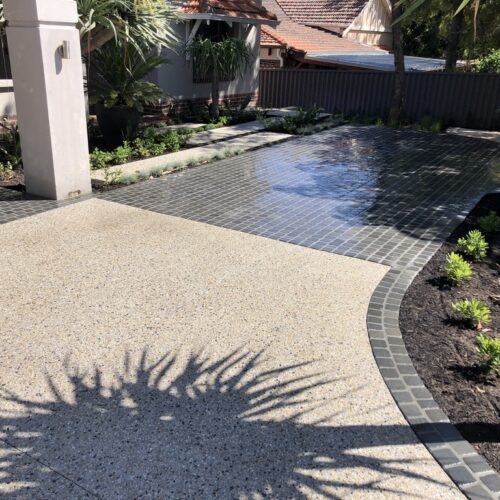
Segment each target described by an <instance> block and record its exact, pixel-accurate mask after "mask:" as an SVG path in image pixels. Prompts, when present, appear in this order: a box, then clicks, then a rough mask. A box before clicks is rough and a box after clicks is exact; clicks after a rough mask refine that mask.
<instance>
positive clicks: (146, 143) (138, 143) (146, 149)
mask: <svg viewBox="0 0 500 500" xmlns="http://www.w3.org/2000/svg"><path fill="white" fill-rule="evenodd" d="M133 145H134V155H135V156H138V157H139V158H147V157H148V156H151V155H152V152H151V149H152V147H153V146H154V145H155V143H154V141H152V140H151V139H143V138H142V137H137V138H136V139H134V142H133Z"/></svg>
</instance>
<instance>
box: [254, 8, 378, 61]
mask: <svg viewBox="0 0 500 500" xmlns="http://www.w3.org/2000/svg"><path fill="white" fill-rule="evenodd" d="M290 1H292V0H290ZM296 1H299V0H296ZM300 1H302V0H300ZM341 1H343V0H328V2H329V3H333V2H341ZM325 2H326V0H304V1H303V2H302V3H303V4H304V5H305V4H307V7H306V6H304V10H305V11H308V10H311V11H312V12H316V7H317V5H323V4H324V3H325ZM363 2H365V0H363ZM284 3H285V0H262V4H263V6H264V7H265V8H266V9H268V10H269V11H271V12H274V13H276V15H277V17H278V20H279V24H278V25H277V26H276V28H270V27H266V28H265V30H266V32H267V33H268V34H269V35H271V36H273V37H275V38H278V39H279V40H281V41H282V42H284V43H286V45H287V46H288V47H289V48H292V49H295V50H297V51H299V52H306V53H307V52H309V53H310V52H323V53H337V54H340V53H342V54H345V53H366V52H377V53H380V51H378V50H377V49H376V48H374V47H370V46H368V45H362V44H361V43H358V42H355V41H354V40H349V39H347V38H340V37H339V36H337V35H336V34H334V33H331V32H330V33H327V32H326V31H322V30H319V29H316V28H312V27H310V26H305V25H304V24H301V23H300V22H298V21H294V20H293V19H292V18H291V17H290V16H289V15H287V13H286V12H285V10H284V7H283V5H284ZM315 6H316V7H315ZM311 24H313V23H311ZM317 24H320V23H317ZM326 24H332V23H326Z"/></svg>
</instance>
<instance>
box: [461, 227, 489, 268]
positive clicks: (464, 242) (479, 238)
mask: <svg viewBox="0 0 500 500" xmlns="http://www.w3.org/2000/svg"><path fill="white" fill-rule="evenodd" d="M458 248H460V250H462V252H464V253H465V254H467V255H470V256H471V257H472V258H473V259H475V260H480V259H482V258H483V257H486V252H487V251H488V243H487V242H486V240H485V239H484V236H483V233H481V231H479V230H478V229H474V230H473V231H469V232H468V233H467V236H466V237H465V238H460V239H459V240H458Z"/></svg>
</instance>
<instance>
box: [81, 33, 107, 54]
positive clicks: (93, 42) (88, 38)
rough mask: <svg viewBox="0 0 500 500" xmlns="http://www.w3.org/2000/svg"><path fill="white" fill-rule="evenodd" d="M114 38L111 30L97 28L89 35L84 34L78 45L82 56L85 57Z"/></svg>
mask: <svg viewBox="0 0 500 500" xmlns="http://www.w3.org/2000/svg"><path fill="white" fill-rule="evenodd" d="M114 37H115V35H114V33H113V30H111V29H107V28H102V27H97V28H95V29H93V30H92V31H91V32H90V33H87V34H85V35H84V36H83V37H82V39H81V41H80V43H81V48H82V55H83V56H86V55H88V54H90V53H91V52H92V51H94V50H96V49H99V48H100V47H102V46H103V45H105V44H106V43H108V42H109V41H111V40H113V38H114Z"/></svg>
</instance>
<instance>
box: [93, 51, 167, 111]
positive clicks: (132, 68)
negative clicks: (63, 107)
mask: <svg viewBox="0 0 500 500" xmlns="http://www.w3.org/2000/svg"><path fill="white" fill-rule="evenodd" d="M166 62H167V61H166V60H165V59H164V58H163V57H161V56H157V55H147V56H145V58H143V57H142V55H141V53H140V52H138V51H137V50H135V49H134V48H133V47H128V48H127V49H126V48H124V47H123V46H121V45H115V44H113V43H110V44H106V45H104V46H103V47H101V48H99V49H97V50H96V51H94V54H93V55H92V59H91V62H90V67H91V75H92V76H91V79H90V81H89V96H90V101H91V103H93V104H98V103H101V104H104V106H105V107H106V108H112V107H115V106H126V107H129V108H135V109H137V111H139V112H142V111H143V108H144V105H149V106H152V105H154V104H157V103H158V100H159V99H160V98H161V97H162V96H163V95H164V94H163V91H162V90H161V89H160V88H159V87H158V86H157V85H155V84H154V83H152V82H149V81H147V80H146V77H147V76H148V75H149V74H150V73H151V71H152V70H153V69H155V68H156V67H158V66H159V65H161V64H164V63H166Z"/></svg>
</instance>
